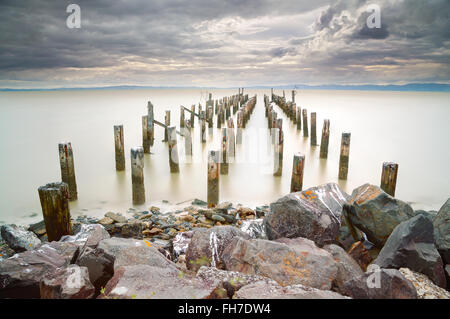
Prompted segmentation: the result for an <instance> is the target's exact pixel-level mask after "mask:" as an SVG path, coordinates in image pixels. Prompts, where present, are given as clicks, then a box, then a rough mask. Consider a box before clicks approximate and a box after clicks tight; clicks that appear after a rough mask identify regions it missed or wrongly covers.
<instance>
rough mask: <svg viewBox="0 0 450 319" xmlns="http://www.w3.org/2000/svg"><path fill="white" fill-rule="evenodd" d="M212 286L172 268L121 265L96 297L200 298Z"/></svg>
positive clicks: (203, 296) (209, 293) (205, 295)
mask: <svg viewBox="0 0 450 319" xmlns="http://www.w3.org/2000/svg"><path fill="white" fill-rule="evenodd" d="M213 291H214V287H210V286H208V285H207V284H206V283H205V282H203V281H202V280H200V279H197V278H189V277H188V276H187V275H186V274H184V273H183V272H180V271H178V270H176V269H173V268H162V267H155V266H149V265H135V266H124V267H121V268H119V269H117V270H116V271H115V272H114V277H112V278H111V280H110V281H109V282H108V284H107V285H106V286H105V289H104V292H103V293H102V294H101V295H100V296H99V298H119V299H134V298H136V299H204V298H208V297H210V295H211V294H212V292H213Z"/></svg>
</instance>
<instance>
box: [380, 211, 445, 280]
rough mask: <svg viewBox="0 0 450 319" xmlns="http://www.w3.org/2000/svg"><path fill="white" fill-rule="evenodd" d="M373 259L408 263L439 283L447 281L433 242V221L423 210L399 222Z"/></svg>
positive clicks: (390, 264) (387, 264) (387, 265)
mask: <svg viewBox="0 0 450 319" xmlns="http://www.w3.org/2000/svg"><path fill="white" fill-rule="evenodd" d="M373 263H374V264H377V265H379V266H380V267H381V268H395V269H399V268H402V267H406V268H409V269H411V270H414V271H417V272H420V273H422V274H425V275H427V276H428V277H429V278H430V279H431V280H432V281H433V282H434V283H435V284H436V285H438V286H440V287H443V288H445V287H446V285H447V284H446V279H445V273H444V265H443V263H442V259H441V256H440V255H439V252H438V251H437V249H436V247H435V246H434V235H433V224H432V222H431V220H430V219H429V218H427V217H425V216H424V215H422V214H419V215H417V216H416V217H413V218H411V219H409V220H407V221H404V222H402V223H401V224H400V225H398V226H397V227H396V228H395V229H394V231H393V232H392V234H391V236H389V238H388V240H387V242H386V244H385V245H384V247H383V249H381V251H380V254H379V255H378V257H377V259H375V261H374V262H373Z"/></svg>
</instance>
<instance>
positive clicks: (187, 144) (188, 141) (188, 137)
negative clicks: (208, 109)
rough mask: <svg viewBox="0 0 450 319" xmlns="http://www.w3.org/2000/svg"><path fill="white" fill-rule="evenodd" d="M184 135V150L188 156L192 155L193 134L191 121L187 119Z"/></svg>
mask: <svg viewBox="0 0 450 319" xmlns="http://www.w3.org/2000/svg"><path fill="white" fill-rule="evenodd" d="M183 136H184V151H185V154H186V156H192V134H191V124H190V121H189V120H187V121H186V125H185V127H184V128H183Z"/></svg>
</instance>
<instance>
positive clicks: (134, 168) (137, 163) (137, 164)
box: [130, 147, 145, 205]
mask: <svg viewBox="0 0 450 319" xmlns="http://www.w3.org/2000/svg"><path fill="white" fill-rule="evenodd" d="M130 153H131V154H130V159H131V184H132V192H133V205H141V204H144V203H145V187H144V150H143V148H142V147H135V148H132V149H131V152H130Z"/></svg>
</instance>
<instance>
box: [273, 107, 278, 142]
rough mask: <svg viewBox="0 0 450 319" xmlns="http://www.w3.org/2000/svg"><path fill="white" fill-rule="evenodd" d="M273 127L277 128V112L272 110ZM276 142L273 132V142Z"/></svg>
mask: <svg viewBox="0 0 450 319" xmlns="http://www.w3.org/2000/svg"><path fill="white" fill-rule="evenodd" d="M272 128H277V112H275V111H272ZM274 143H275V134H272V144H274Z"/></svg>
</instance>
